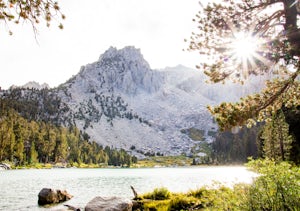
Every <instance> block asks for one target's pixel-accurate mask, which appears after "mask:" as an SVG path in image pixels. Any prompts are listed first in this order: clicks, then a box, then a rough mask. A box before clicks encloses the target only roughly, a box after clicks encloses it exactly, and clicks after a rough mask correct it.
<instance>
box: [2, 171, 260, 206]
mask: <svg viewBox="0 0 300 211" xmlns="http://www.w3.org/2000/svg"><path fill="white" fill-rule="evenodd" d="M253 177H254V173H252V172H250V171H247V170H246V168H244V167H193V168H140V169H40V170H39V169H32V170H9V171H0V188H1V191H0V210H5V211H6V210H8V211H10V210H49V211H50V210H51V211H52V210H59V209H60V208H63V205H62V204H60V205H58V206H55V207H51V208H43V207H39V206H38V205H37V201H38V197H37V195H38V193H39V191H40V190H41V189H42V188H45V187H46V188H54V189H63V190H67V191H68V193H70V194H71V195H73V196H74V197H73V198H72V199H71V200H69V201H67V202H65V204H69V205H72V206H76V207H80V208H83V207H84V206H85V205H86V203H87V202H88V201H90V200H91V199H93V198H94V197H95V196H122V197H127V198H133V193H132V191H131V189H130V186H131V185H132V186H133V187H134V188H135V189H136V191H137V192H138V193H145V192H150V191H152V190H153V189H154V188H158V187H166V188H168V189H169V190H170V191H172V192H187V191H189V190H195V189H197V188H199V187H201V186H204V185H211V184H212V183H213V182H214V181H218V182H221V183H224V184H226V185H229V186H230V185H232V184H234V183H239V182H246V183H250V182H251V181H252V178H253Z"/></svg>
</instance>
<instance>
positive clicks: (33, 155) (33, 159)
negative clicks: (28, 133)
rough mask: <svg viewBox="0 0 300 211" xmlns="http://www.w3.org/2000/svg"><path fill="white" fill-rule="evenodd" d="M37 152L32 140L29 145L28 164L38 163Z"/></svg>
mask: <svg viewBox="0 0 300 211" xmlns="http://www.w3.org/2000/svg"><path fill="white" fill-rule="evenodd" d="M38 161H39V160H38V153H37V151H36V149H35V144H34V142H32V143H31V146H30V155H29V163H30V164H35V163H38Z"/></svg>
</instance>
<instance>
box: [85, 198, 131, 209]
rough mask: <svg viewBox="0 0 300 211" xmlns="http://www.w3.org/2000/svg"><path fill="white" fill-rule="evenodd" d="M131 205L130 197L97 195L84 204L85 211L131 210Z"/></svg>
mask: <svg viewBox="0 0 300 211" xmlns="http://www.w3.org/2000/svg"><path fill="white" fill-rule="evenodd" d="M132 206H133V204H132V201H131V200H130V199H124V198H120V197H100V196H97V197H95V198H94V199H92V200H91V201H90V202H89V203H88V204H87V205H86V206H85V211H98V210H101V211H132Z"/></svg>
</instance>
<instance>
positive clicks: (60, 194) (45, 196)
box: [38, 188, 73, 205]
mask: <svg viewBox="0 0 300 211" xmlns="http://www.w3.org/2000/svg"><path fill="white" fill-rule="evenodd" d="M38 197H39V200H38V204H39V205H46V204H55V203H60V202H64V201H67V200H70V199H71V198H72V197H73V196H72V195H70V194H69V193H68V192H67V191H65V190H63V191H62V190H53V189H51V188H43V189H42V190H41V191H40V192H39V195H38Z"/></svg>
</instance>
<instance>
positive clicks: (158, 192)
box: [142, 188, 171, 200]
mask: <svg viewBox="0 0 300 211" xmlns="http://www.w3.org/2000/svg"><path fill="white" fill-rule="evenodd" d="M170 197H171V193H170V191H169V190H168V189H167V188H155V189H154V191H153V192H152V193H147V194H145V195H143V196H142V198H144V199H152V200H165V199H169V198H170Z"/></svg>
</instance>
